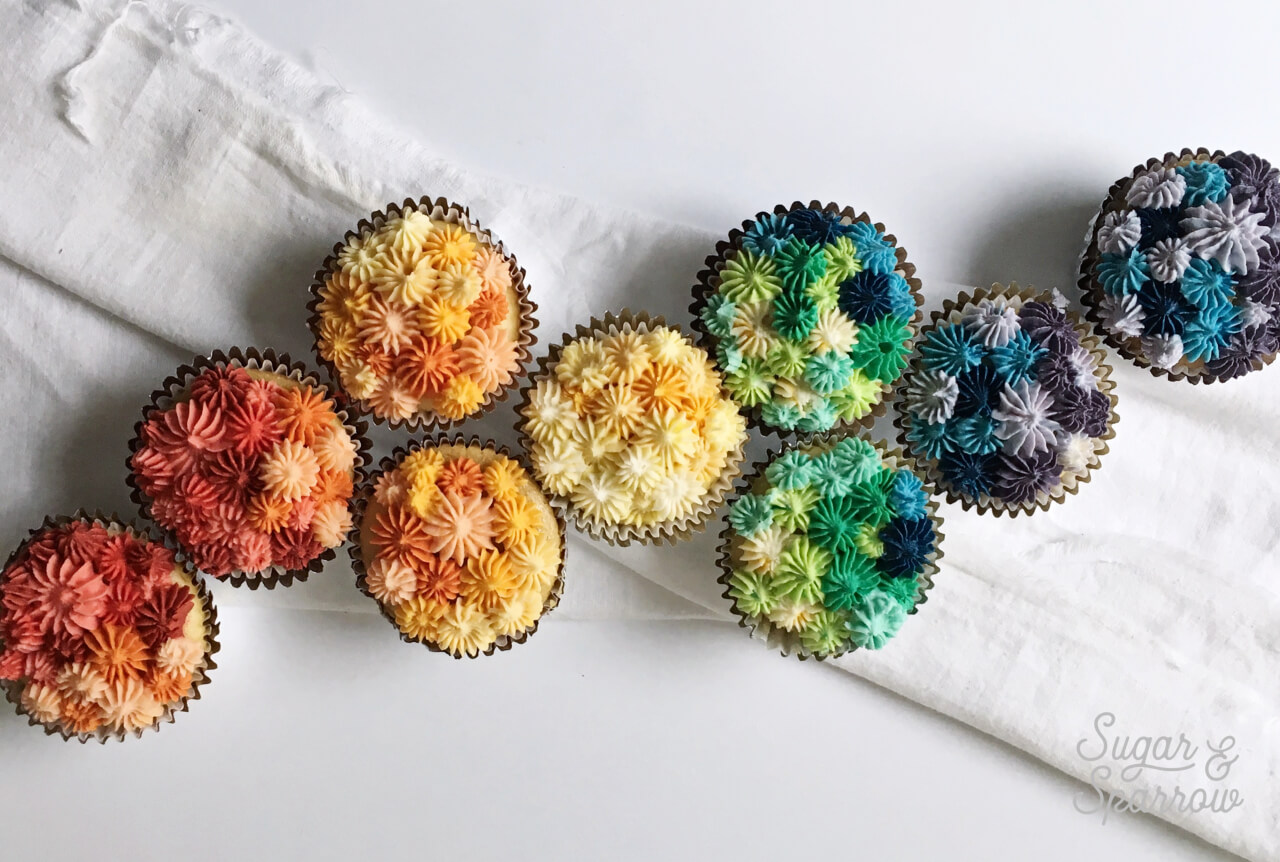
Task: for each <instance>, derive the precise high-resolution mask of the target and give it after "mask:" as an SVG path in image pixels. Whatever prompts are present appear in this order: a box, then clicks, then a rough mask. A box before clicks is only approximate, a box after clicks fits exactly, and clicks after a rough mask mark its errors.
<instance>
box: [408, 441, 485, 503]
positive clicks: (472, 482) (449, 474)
mask: <svg viewBox="0 0 1280 862" xmlns="http://www.w3.org/2000/svg"><path fill="white" fill-rule="evenodd" d="M419 451H421V450H419ZM436 484H437V486H439V488H440V491H441V493H445V494H454V495H455V496H458V497H469V496H471V495H473V494H479V493H480V492H481V490H483V488H484V474H483V473H482V472H481V470H480V465H479V464H477V463H476V462H475V461H473V460H472V459H470V458H454V459H453V460H452V461H449V462H448V463H446V464H444V465H443V466H442V467H441V468H440V476H439V478H438V479H436Z"/></svg>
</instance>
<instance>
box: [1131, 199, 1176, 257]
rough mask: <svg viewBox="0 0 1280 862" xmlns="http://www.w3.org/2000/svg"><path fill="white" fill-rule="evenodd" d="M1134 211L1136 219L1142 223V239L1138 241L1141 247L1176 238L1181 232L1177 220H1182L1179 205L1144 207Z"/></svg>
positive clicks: (1148, 246) (1149, 246)
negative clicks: (1155, 207) (1165, 207)
mask: <svg viewBox="0 0 1280 862" xmlns="http://www.w3.org/2000/svg"><path fill="white" fill-rule="evenodd" d="M1136 212H1137V214H1138V221H1140V222H1141V223H1142V239H1141V241H1140V245H1141V247H1142V248H1151V246H1153V245H1155V244H1156V243H1158V242H1160V241H1161V240H1166V239H1176V238H1177V237H1179V236H1180V235H1181V233H1182V231H1181V230H1180V228H1179V222H1181V221H1182V209H1181V208H1180V207H1170V208H1169V209H1144V210H1136Z"/></svg>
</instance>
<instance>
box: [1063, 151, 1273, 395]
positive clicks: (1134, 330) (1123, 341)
mask: <svg viewBox="0 0 1280 862" xmlns="http://www.w3.org/2000/svg"><path fill="white" fill-rule="evenodd" d="M1278 216H1280V174H1278V173H1277V172H1276V170H1275V169H1274V168H1272V167H1271V165H1270V164H1269V163H1268V162H1267V161H1266V160H1265V159H1261V158H1258V157H1257V156H1254V155H1250V154H1248V153H1240V152H1237V153H1232V154H1231V155H1229V156H1225V155H1223V154H1222V153H1220V152H1219V153H1213V154H1210V153H1209V152H1208V151H1207V150H1200V151H1198V152H1195V153H1192V152H1191V151H1190V150H1184V151H1183V152H1182V154H1181V155H1173V154H1170V155H1168V156H1166V157H1165V158H1164V160H1163V161H1160V160H1155V159H1153V160H1152V161H1150V162H1148V163H1147V165H1146V166H1145V167H1143V168H1139V169H1138V170H1137V171H1135V173H1134V174H1133V176H1132V177H1129V178H1127V179H1124V180H1121V181H1119V182H1118V183H1116V185H1115V186H1113V187H1112V190H1111V194H1110V196H1109V197H1108V198H1107V200H1106V202H1105V203H1104V204H1103V206H1102V212H1101V213H1100V214H1099V217H1098V219H1097V221H1096V223H1095V224H1094V227H1093V232H1092V234H1091V237H1090V242H1089V247H1088V249H1087V250H1086V252H1085V257H1084V263H1083V264H1082V269H1081V281H1080V284H1081V287H1082V288H1084V290H1085V292H1086V296H1085V299H1086V302H1087V303H1088V304H1089V305H1090V306H1091V313H1090V316H1091V317H1092V318H1093V319H1094V320H1096V321H1097V322H1098V324H1099V331H1100V332H1102V333H1103V334H1105V335H1106V337H1107V341H1108V342H1109V343H1110V344H1112V345H1114V346H1115V347H1116V348H1117V349H1118V350H1120V352H1121V353H1122V354H1124V355H1125V356H1127V357H1129V358H1130V359H1134V360H1136V361H1137V362H1138V363H1139V364H1140V365H1147V366H1150V367H1151V368H1152V369H1153V370H1155V371H1157V372H1161V373H1167V374H1168V375H1169V376H1170V377H1171V378H1172V379H1182V378H1183V377H1186V378H1190V379H1192V380H1206V381H1213V380H1229V379H1231V378H1233V377H1240V376H1241V375H1244V374H1247V373H1248V372H1250V371H1253V370H1256V369H1260V368H1261V367H1262V366H1263V365H1264V364H1265V363H1266V362H1269V361H1270V360H1271V359H1272V358H1274V356H1275V354H1276V351H1277V349H1278V348H1280V328H1278V327H1280V321H1278V320H1277V319H1276V315H1277V313H1278V312H1280V230H1278V228H1277V217H1278Z"/></svg>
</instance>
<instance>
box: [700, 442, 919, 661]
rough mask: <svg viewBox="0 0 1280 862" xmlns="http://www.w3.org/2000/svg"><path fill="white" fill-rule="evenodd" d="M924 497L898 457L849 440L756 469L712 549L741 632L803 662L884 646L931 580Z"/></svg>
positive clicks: (794, 450) (792, 453)
mask: <svg viewBox="0 0 1280 862" xmlns="http://www.w3.org/2000/svg"><path fill="white" fill-rule="evenodd" d="M931 490H932V489H931V488H930V487H929V486H926V485H925V484H924V482H923V481H922V480H921V478H920V477H919V476H918V475H917V474H916V473H915V472H914V471H913V469H912V466H911V462H910V461H908V460H907V459H906V458H905V457H904V456H903V455H902V453H901V452H899V451H898V450H887V449H885V448H884V447H883V445H878V444H872V443H869V442H867V441H866V440H864V439H862V438H860V437H856V436H853V435H851V434H823V435H819V436H818V437H816V438H814V439H813V440H810V441H807V442H805V443H804V444H803V445H792V446H788V447H787V448H785V449H784V450H783V451H782V452H780V453H778V454H777V455H776V456H773V457H771V458H769V459H766V460H765V461H763V462H761V463H759V464H757V465H756V469H755V472H754V473H753V474H752V475H751V476H750V477H748V478H745V479H743V480H740V481H739V483H738V488H737V491H738V493H737V496H736V497H735V498H734V499H733V501H732V502H731V503H730V506H729V513H728V517H727V524H726V526H725V529H724V531H723V532H722V533H721V540H722V541H721V543H720V560H719V563H720V568H721V570H722V572H723V574H722V575H721V577H720V579H719V581H720V583H721V584H723V585H724V587H725V592H724V597H725V598H726V599H728V600H729V601H730V602H731V603H732V605H733V610H734V613H735V614H736V615H737V616H738V618H739V621H740V623H741V625H742V626H743V627H745V628H748V629H750V630H751V631H752V633H753V634H754V635H756V636H758V637H763V638H765V639H767V640H768V642H769V643H770V644H771V645H773V646H776V647H778V648H779V649H781V650H782V652H783V653H784V654H793V653H794V654H796V655H798V656H799V657H801V658H808V657H815V658H819V659H822V658H828V657H832V656H838V655H842V654H844V653H846V652H848V651H850V650H853V649H880V648H882V647H883V646H885V644H886V643H888V641H889V640H890V639H891V638H893V636H894V635H896V634H897V633H898V631H899V629H901V627H902V626H903V624H904V623H905V622H906V619H907V617H909V616H910V615H912V614H914V613H915V612H916V609H917V608H918V606H919V605H920V604H921V603H923V602H924V600H925V594H926V592H927V591H928V590H929V588H930V587H932V586H933V576H934V575H935V574H936V573H937V571H938V559H939V558H940V557H941V556H942V551H941V549H940V547H939V546H940V543H941V540H942V533H941V526H942V519H941V517H939V515H938V512H937V509H938V503H937V501H936V500H935V499H934V498H933V497H932V496H931V495H930V491H931Z"/></svg>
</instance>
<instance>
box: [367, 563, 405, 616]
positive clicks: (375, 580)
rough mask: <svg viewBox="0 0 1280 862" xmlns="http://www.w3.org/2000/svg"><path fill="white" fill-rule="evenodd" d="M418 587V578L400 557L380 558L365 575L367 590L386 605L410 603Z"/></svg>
mask: <svg viewBox="0 0 1280 862" xmlns="http://www.w3.org/2000/svg"><path fill="white" fill-rule="evenodd" d="M417 586H418V576H417V575H416V574H415V573H414V570H413V569H412V568H410V567H409V566H408V565H406V564H405V563H404V562H403V561H402V559H401V558H399V557H394V558H386V557H381V556H380V557H378V558H377V559H376V560H374V561H373V563H372V564H371V565H370V566H369V571H368V573H367V574H366V575H365V589H367V590H368V591H369V594H370V595H371V596H373V597H374V598H375V599H377V600H378V601H380V602H383V603H384V604H393V605H394V604H399V603H400V602H407V601H409V599H411V598H413V596H414V591H415V590H416V589H417Z"/></svg>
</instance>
